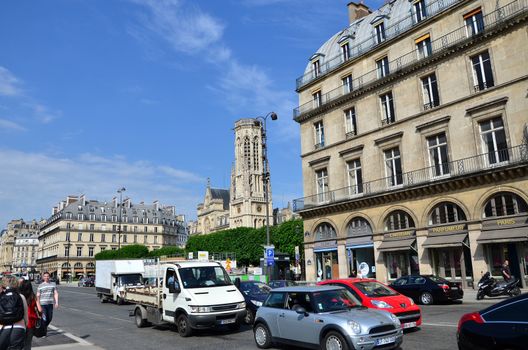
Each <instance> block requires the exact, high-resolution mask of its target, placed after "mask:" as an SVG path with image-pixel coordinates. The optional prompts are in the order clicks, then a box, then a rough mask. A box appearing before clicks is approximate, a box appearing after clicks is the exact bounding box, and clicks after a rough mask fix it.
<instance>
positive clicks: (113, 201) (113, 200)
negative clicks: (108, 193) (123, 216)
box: [112, 197, 117, 208]
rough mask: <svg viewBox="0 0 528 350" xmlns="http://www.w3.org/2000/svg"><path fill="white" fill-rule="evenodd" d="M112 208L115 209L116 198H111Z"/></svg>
mask: <svg viewBox="0 0 528 350" xmlns="http://www.w3.org/2000/svg"><path fill="white" fill-rule="evenodd" d="M112 207H114V208H117V197H114V198H112Z"/></svg>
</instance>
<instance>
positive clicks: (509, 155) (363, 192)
mask: <svg viewBox="0 0 528 350" xmlns="http://www.w3.org/2000/svg"><path fill="white" fill-rule="evenodd" d="M519 164H528V145H520V146H516V147H512V148H507V149H503V150H499V151H495V152H489V153H483V154H479V155H476V156H473V157H469V158H463V159H459V160H455V161H452V162H449V163H444V164H441V165H439V166H432V167H427V168H423V169H419V170H415V171H411V172H408V173H402V174H398V175H397V177H398V181H397V186H395V185H394V181H391V180H393V178H391V177H385V178H381V179H378V180H374V181H369V182H364V183H362V184H360V185H359V187H358V186H352V187H344V188H340V189H337V190H334V191H328V192H325V193H319V194H317V195H313V196H308V197H304V198H298V199H295V200H294V201H293V210H294V211H295V212H299V211H303V210H308V209H312V208H316V207H322V206H325V205H329V204H334V203H340V202H346V201H352V200H356V199H358V198H363V197H368V196H373V195H379V194H384V193H389V192H391V191H396V190H402V189H407V188H411V187H414V186H418V185H423V184H433V183H435V182H439V181H445V180H448V179H455V178H459V177H462V176H466V175H471V174H476V173H479V172H485V171H492V170H496V169H501V168H506V167H511V166H513V165H519ZM400 180H401V181H400ZM400 182H401V183H400Z"/></svg>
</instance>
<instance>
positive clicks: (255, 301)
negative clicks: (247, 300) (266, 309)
mask: <svg viewBox="0 0 528 350" xmlns="http://www.w3.org/2000/svg"><path fill="white" fill-rule="evenodd" d="M251 302H252V303H253V304H255V306H258V307H261V306H262V301H258V300H251Z"/></svg>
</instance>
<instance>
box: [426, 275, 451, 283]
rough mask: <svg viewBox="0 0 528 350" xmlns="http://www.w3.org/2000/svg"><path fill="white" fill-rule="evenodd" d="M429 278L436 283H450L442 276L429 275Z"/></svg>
mask: <svg viewBox="0 0 528 350" xmlns="http://www.w3.org/2000/svg"><path fill="white" fill-rule="evenodd" d="M429 278H430V279H431V280H432V281H433V282H434V283H443V284H448V282H447V280H445V279H443V278H442V277H437V276H429Z"/></svg>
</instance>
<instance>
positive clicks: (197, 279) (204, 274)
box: [179, 266, 233, 288]
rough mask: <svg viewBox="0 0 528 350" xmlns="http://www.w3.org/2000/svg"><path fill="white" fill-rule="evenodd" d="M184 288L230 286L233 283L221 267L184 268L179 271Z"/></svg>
mask: <svg viewBox="0 0 528 350" xmlns="http://www.w3.org/2000/svg"><path fill="white" fill-rule="evenodd" d="M179 273H180V278H181V281H182V284H183V287H184V288H206V287H220V286H229V285H232V284H233V283H232V282H231V279H230V278H229V276H228V275H227V273H226V272H225V270H224V268H223V267H221V266H200V267H184V268H180V269H179Z"/></svg>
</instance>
